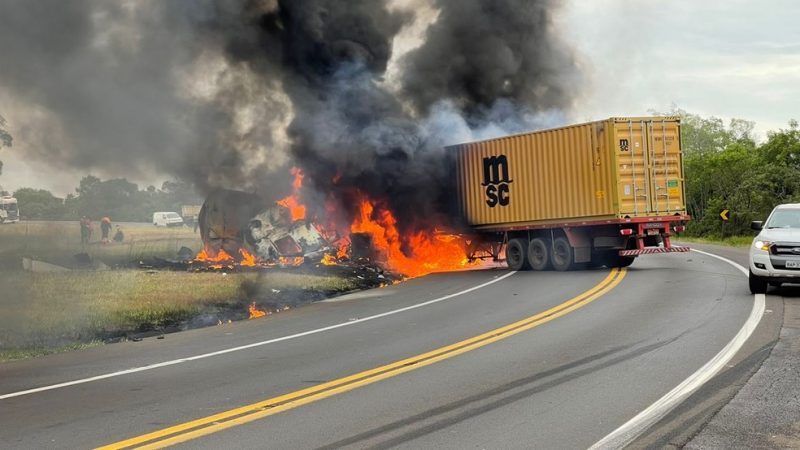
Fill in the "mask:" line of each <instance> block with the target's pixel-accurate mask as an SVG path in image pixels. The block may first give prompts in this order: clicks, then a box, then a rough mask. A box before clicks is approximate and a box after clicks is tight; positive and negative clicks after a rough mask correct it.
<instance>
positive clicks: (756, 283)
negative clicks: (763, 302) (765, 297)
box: [748, 271, 768, 294]
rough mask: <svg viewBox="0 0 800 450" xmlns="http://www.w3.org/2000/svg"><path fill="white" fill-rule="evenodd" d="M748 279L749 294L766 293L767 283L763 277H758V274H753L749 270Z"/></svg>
mask: <svg viewBox="0 0 800 450" xmlns="http://www.w3.org/2000/svg"><path fill="white" fill-rule="evenodd" d="M748 281H749V284H750V293H751V294H766V293H767V286H768V283H767V281H766V280H765V279H763V278H761V277H759V276H758V275H753V272H752V271H751V272H750V276H749V277H748Z"/></svg>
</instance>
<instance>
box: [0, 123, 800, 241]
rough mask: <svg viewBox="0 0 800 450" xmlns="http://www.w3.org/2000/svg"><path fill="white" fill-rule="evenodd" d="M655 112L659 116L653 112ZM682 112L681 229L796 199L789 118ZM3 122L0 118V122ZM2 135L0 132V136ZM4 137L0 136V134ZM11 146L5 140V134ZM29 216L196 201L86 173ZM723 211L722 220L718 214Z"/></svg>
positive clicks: (744, 227) (799, 181)
mask: <svg viewBox="0 0 800 450" xmlns="http://www.w3.org/2000/svg"><path fill="white" fill-rule="evenodd" d="M654 114H658V113H654ZM661 115H679V116H680V117H681V123H682V127H681V139H682V142H683V150H684V169H685V174H684V176H685V186H686V206H687V209H688V213H689V214H690V215H691V216H692V217H693V220H692V221H691V222H689V224H688V227H687V232H688V233H689V234H691V235H695V236H710V237H720V236H730V235H745V234H748V233H750V230H749V226H750V221H752V220H763V219H765V218H766V217H767V215H768V214H769V212H770V211H771V210H772V208H773V207H774V206H775V205H777V204H780V203H788V202H800V128H798V123H797V121H796V120H792V121H790V122H789V123H788V127H787V128H785V129H779V130H777V131H771V132H769V133H767V136H766V139H765V140H762V141H761V142H758V141H757V140H756V138H755V136H754V134H753V129H754V123H753V122H750V121H747V120H742V119H732V120H730V121H729V122H728V123H727V124H726V123H725V122H724V121H723V120H722V119H719V118H716V117H701V116H699V115H695V114H690V113H688V112H686V111H683V110H679V109H675V110H673V111H671V112H670V113H667V114H661ZM0 125H2V123H0ZM0 137H3V136H0ZM3 138H4V137H3ZM7 141H8V142H6V143H7V144H9V145H10V137H9V139H7ZM13 195H14V196H15V197H17V199H18V200H19V204H20V211H21V213H22V216H23V217H25V218H28V219H42V220H77V219H78V218H79V217H81V216H83V215H88V216H89V217H92V218H98V217H102V216H104V215H110V216H111V217H112V218H113V219H114V220H117V221H144V222H147V221H150V220H151V218H152V213H153V212H154V211H178V212H179V211H180V206H181V205H183V204H198V203H199V202H201V201H202V199H199V198H198V197H197V195H196V194H195V193H194V190H193V189H192V187H191V185H189V184H186V183H182V182H179V181H171V182H165V183H164V184H163V185H162V186H161V188H160V189H156V188H155V187H153V186H148V187H147V188H146V189H143V190H139V188H138V186H137V185H136V184H134V183H131V182H129V181H128V180H126V179H124V178H116V179H110V180H105V181H104V180H101V179H99V178H97V177H94V176H91V175H90V176H86V177H84V178H83V179H82V180H81V181H80V185H79V186H78V187H77V188H76V189H75V194H70V195H68V196H67V197H66V198H63V199H61V198H58V197H56V196H54V195H53V194H52V193H50V192H49V191H46V190H42V189H34V188H22V189H19V190H17V191H16V192H14V193H13ZM724 209H728V210H730V221H728V222H726V223H725V224H724V225H723V224H722V221H721V219H720V216H719V214H720V212H721V211H722V210H724Z"/></svg>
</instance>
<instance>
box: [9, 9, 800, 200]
mask: <svg viewBox="0 0 800 450" xmlns="http://www.w3.org/2000/svg"><path fill="white" fill-rule="evenodd" d="M344 4H345V3H344V2H333V1H329V2H324V1H294V2H285V3H284V2H278V1H276V0H273V1H269V0H265V1H231V2H211V1H199V2H191V3H183V2H159V1H147V0H144V1H128V2H104V1H99V0H95V1H89V0H75V1H70V2H61V1H41V0H35V1H22V0H19V1H14V0H11V1H6V2H3V3H2V5H0V43H1V45H0V114H2V115H3V116H4V117H5V118H6V119H7V120H8V127H9V130H10V131H11V132H12V134H13V135H14V147H13V148H11V149H2V150H0V160H3V161H4V162H5V167H4V173H3V174H2V175H0V185H3V186H4V187H5V188H6V189H9V188H10V189H14V188H17V187H21V186H34V187H44V188H48V189H53V190H54V191H55V192H56V193H57V194H60V195H63V194H66V193H68V192H70V191H71V189H72V188H73V187H74V186H75V185H76V184H77V181H78V179H79V178H80V177H81V176H82V175H85V174H87V173H93V174H95V175H99V176H102V177H110V176H125V177H128V178H129V179H133V180H135V181H137V182H140V183H154V184H156V185H158V184H160V182H161V181H162V180H164V179H167V178H172V177H181V178H185V179H189V180H191V181H194V182H196V183H197V184H198V186H199V187H200V188H201V189H206V188H209V187H212V186H225V187H233V188H246V189H254V188H257V189H260V190H269V188H270V186H282V187H281V188H280V189H285V187H286V182H285V179H286V176H285V166H286V165H289V164H292V163H294V162H295V161H294V159H296V158H298V157H300V158H305V159H306V161H307V162H308V163H309V164H310V165H312V167H314V168H317V169H319V170H320V174H322V173H325V174H329V172H332V171H341V170H344V171H345V172H349V173H352V174H353V175H354V176H355V175H356V174H359V173H360V171H363V172H364V174H365V175H366V176H365V177H364V180H365V181H364V182H365V183H368V184H369V183H373V182H377V183H384V182H386V183H387V185H386V186H383V187H385V188H387V189H400V191H402V188H403V186H400V187H399V188H398V186H397V181H398V180H396V179H392V178H387V179H385V180H384V179H383V178H382V177H381V175H382V173H383V172H381V171H383V170H394V171H397V170H417V169H418V168H417V166H415V165H413V164H412V165H408V163H409V161H411V162H412V163H413V162H414V161H416V159H415V158H412V159H408V158H407V156H409V155H414V156H417V155H419V154H420V151H422V154H425V152H427V151H429V150H430V149H431V148H434V147H436V146H437V145H441V144H446V143H454V142H461V141H464V140H468V139H473V138H478V137H487V136H492V135H497V134H501V133H504V132H508V131H516V130H520V129H524V128H525V127H536V126H546V125H555V124H558V123H560V122H564V121H567V120H570V121H578V120H580V121H582V120H590V119H600V118H603V117H608V116H612V115H626V114H627V115H638V114H644V113H646V112H647V111H648V110H650V109H657V110H667V109H669V108H670V107H671V104H672V103H676V104H677V105H678V106H680V107H682V108H684V109H687V110H689V111H690V112H696V113H700V114H704V115H717V116H721V117H723V118H729V117H741V118H745V119H750V120H754V121H756V123H757V131H760V132H761V133H762V136H763V133H764V131H766V130H768V129H775V128H777V127H781V126H785V124H786V122H787V121H788V120H789V119H790V118H792V117H795V116H796V113H795V111H796V102H795V101H794V99H795V98H797V97H798V94H800V92H798V89H800V88H798V86H800V84H798V83H797V80H798V79H800V62H799V61H798V56H797V55H798V52H796V50H797V48H798V45H800V34H798V33H799V32H798V28H797V27H796V26H794V24H796V23H797V21H798V19H800V7H798V6H797V5H796V4H795V2H791V1H789V0H770V1H768V2H762V3H757V4H756V3H752V2H746V1H744V0H733V1H731V2H724V3H719V4H716V3H704V2H692V1H690V0H677V1H673V2H669V3H667V4H661V5H649V4H647V3H642V2H637V1H632V0H599V1H584V0H572V1H570V2H555V1H532V2H531V1H521V0H518V1H494V2H492V1H477V0H475V1H456V0H392V1H389V2H380V1H377V2H375V1H373V2H366V1H363V2H352V3H351V2H347V8H342V9H339V8H341V6H339V5H344ZM337 7H338V8H337ZM298 117H301V119H302V120H300V121H297V120H295V119H296V118H298ZM339 145H346V146H349V147H350V148H351V151H347V152H345V151H342V150H341V149H340V148H338V147H337V146H339ZM387 155H388V156H387ZM404 155H405V156H404ZM332 161H333V163H334V164H332V165H331V164H330V163H331V162H332ZM378 162H379V163H380V164H382V165H384V166H386V167H384V168H381V169H379V170H378V171H374V170H372V169H374V168H376V164H378ZM371 170H372V171H371ZM376 175H377V177H378V178H379V179H378V180H374V178H375V177H376ZM370 180H372V181H370ZM329 187H330V186H321V187H320V188H321V189H325V188H329ZM371 187H373V188H374V187H375V186H371ZM380 187H381V186H378V188H380ZM267 193H269V192H267Z"/></svg>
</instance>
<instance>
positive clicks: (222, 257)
mask: <svg viewBox="0 0 800 450" xmlns="http://www.w3.org/2000/svg"><path fill="white" fill-rule="evenodd" d="M194 259H195V260H196V261H202V262H210V263H221V262H229V261H233V256H231V255H229V254H227V253H226V252H225V250H223V249H220V250H219V251H218V252H217V254H216V255H215V256H211V255H209V254H208V252H206V249H203V250H201V251H200V253H198V254H197V256H196V257H195V258H194Z"/></svg>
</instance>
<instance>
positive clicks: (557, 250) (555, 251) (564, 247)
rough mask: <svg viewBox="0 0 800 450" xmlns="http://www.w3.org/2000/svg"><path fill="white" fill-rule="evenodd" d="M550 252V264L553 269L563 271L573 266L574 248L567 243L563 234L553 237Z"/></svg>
mask: <svg viewBox="0 0 800 450" xmlns="http://www.w3.org/2000/svg"><path fill="white" fill-rule="evenodd" d="M551 253H552V254H551V255H550V264H552V265H553V269H555V270H558V271H559V272H563V271H565V270H569V269H571V268H572V267H573V261H574V259H575V250H573V248H572V246H571V245H569V241H568V240H567V238H565V237H563V236H560V237H557V238H555V239H554V240H553V247H552V248H551Z"/></svg>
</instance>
